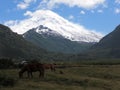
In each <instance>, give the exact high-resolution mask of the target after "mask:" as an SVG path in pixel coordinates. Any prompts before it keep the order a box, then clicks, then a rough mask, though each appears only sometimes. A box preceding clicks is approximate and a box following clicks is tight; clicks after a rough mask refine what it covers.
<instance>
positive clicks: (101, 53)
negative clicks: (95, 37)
mask: <svg viewBox="0 0 120 90" xmlns="http://www.w3.org/2000/svg"><path fill="white" fill-rule="evenodd" d="M91 50H92V54H93V55H95V56H97V57H106V58H107V57H112V58H120V25H119V26H117V27H116V28H115V30H114V31H112V32H111V33H109V34H108V35H106V36H105V37H103V38H102V39H101V40H100V42H99V43H97V44H95V45H94V46H93V47H92V48H91Z"/></svg>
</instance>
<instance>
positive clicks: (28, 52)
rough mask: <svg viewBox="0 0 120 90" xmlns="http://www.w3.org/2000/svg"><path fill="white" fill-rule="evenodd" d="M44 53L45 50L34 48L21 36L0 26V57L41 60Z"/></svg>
mask: <svg viewBox="0 0 120 90" xmlns="http://www.w3.org/2000/svg"><path fill="white" fill-rule="evenodd" d="M44 53H46V51H45V50H43V49H40V48H38V47H36V46H34V45H33V44H32V43H30V42H28V41H26V40H25V39H24V38H23V37H22V36H21V35H18V34H17V33H13V32H12V31H11V30H10V29H9V28H8V27H6V26H4V25H2V24H0V57H9V58H41V57H42V55H43V54H44Z"/></svg>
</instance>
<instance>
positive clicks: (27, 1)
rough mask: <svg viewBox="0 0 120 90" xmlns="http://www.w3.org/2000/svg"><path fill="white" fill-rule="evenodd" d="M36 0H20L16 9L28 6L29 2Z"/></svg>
mask: <svg viewBox="0 0 120 90" xmlns="http://www.w3.org/2000/svg"><path fill="white" fill-rule="evenodd" d="M34 2H36V0H23V2H20V3H19V4H17V8H18V9H26V8H28V7H29V6H30V4H31V3H34Z"/></svg>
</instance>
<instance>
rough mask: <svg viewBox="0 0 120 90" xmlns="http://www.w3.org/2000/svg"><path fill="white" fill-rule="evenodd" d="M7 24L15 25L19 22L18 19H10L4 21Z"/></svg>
mask: <svg viewBox="0 0 120 90" xmlns="http://www.w3.org/2000/svg"><path fill="white" fill-rule="evenodd" d="M4 24H5V25H7V26H14V25H16V24H18V20H9V21H7V22H5V23H4Z"/></svg>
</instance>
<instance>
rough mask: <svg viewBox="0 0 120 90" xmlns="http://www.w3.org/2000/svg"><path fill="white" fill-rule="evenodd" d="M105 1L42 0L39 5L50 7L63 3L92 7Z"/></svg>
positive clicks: (71, 5)
mask: <svg viewBox="0 0 120 90" xmlns="http://www.w3.org/2000/svg"><path fill="white" fill-rule="evenodd" d="M105 1H106V0H43V1H42V2H41V3H40V6H39V7H40V8H41V7H42V8H43V6H45V7H47V9H52V8H54V7H56V6H58V5H60V4H64V5H67V6H69V7H74V6H77V7H81V8H85V9H93V8H96V7H97V6H99V5H104V3H105ZM45 7H44V8H45Z"/></svg>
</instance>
